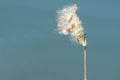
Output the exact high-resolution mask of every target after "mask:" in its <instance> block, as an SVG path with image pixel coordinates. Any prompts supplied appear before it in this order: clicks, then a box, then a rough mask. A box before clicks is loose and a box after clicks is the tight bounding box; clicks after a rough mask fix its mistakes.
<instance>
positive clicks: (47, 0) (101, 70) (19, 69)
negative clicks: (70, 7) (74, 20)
mask: <svg viewBox="0 0 120 80" xmlns="http://www.w3.org/2000/svg"><path fill="white" fill-rule="evenodd" d="M71 3H77V4H78V7H79V12H78V13H79V16H80V18H81V20H82V21H83V26H84V27H85V31H86V34H87V40H88V47H87V77H88V80H120V0H0V80H83V48H82V47H81V46H80V45H76V44H75V43H73V42H71V41H70V39H69V37H66V36H62V35H59V34H58V33H57V32H56V31H55V29H56V24H57V23H56V10H58V9H61V8H62V6H64V5H66V4H71Z"/></svg>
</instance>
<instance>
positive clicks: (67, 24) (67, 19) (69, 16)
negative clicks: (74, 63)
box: [57, 4, 87, 46]
mask: <svg viewBox="0 0 120 80" xmlns="http://www.w3.org/2000/svg"><path fill="white" fill-rule="evenodd" d="M77 10H78V7H77V5H76V4H73V5H70V6H67V7H65V8H63V9H61V10H58V11H57V15H58V16H57V19H58V24H57V27H58V31H59V33H60V34H63V35H69V36H71V37H72V38H73V39H74V40H75V41H77V42H79V43H80V44H81V45H82V46H87V41H86V37H85V32H84V28H83V27H82V22H81V21H80V19H79V17H78V15H77Z"/></svg>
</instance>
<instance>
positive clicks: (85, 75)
mask: <svg viewBox="0 0 120 80" xmlns="http://www.w3.org/2000/svg"><path fill="white" fill-rule="evenodd" d="M86 56H87V55H86V46H84V80H87V61H86Z"/></svg>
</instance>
